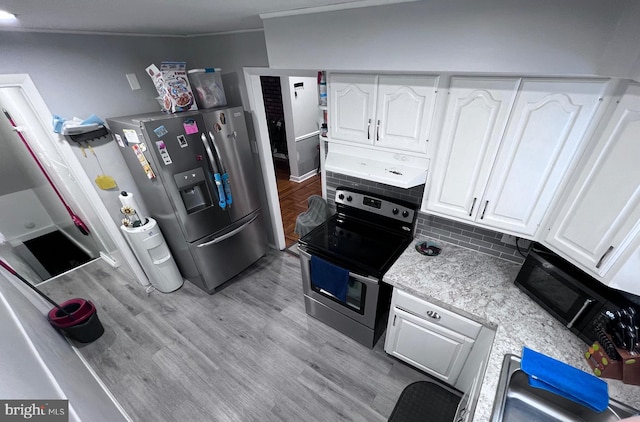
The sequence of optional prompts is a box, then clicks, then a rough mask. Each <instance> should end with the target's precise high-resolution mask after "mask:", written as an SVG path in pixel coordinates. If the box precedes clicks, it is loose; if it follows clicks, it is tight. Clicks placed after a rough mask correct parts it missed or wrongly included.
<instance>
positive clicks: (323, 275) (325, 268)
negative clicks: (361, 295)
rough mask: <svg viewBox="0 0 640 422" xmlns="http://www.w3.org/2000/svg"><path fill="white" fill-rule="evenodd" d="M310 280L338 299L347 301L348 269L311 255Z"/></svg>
mask: <svg viewBox="0 0 640 422" xmlns="http://www.w3.org/2000/svg"><path fill="white" fill-rule="evenodd" d="M311 282H312V283H313V284H315V285H316V286H318V287H320V288H321V289H323V290H325V291H327V292H329V293H331V294H332V295H334V296H335V297H336V298H338V299H339V300H340V301H342V302H346V301H347V289H348V287H349V271H347V270H345V269H344V268H341V267H338V266H337V265H333V264H331V263H329V262H327V261H325V260H323V259H320V258H318V257H317V256H314V255H311Z"/></svg>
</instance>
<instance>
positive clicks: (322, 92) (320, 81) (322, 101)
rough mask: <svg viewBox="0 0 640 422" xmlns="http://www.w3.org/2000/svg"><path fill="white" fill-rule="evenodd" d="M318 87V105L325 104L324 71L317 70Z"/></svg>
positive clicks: (325, 82)
mask: <svg viewBox="0 0 640 422" xmlns="http://www.w3.org/2000/svg"><path fill="white" fill-rule="evenodd" d="M318 87H319V89H320V105H321V106H326V105H327V80H326V79H325V76H324V72H323V71H320V72H318Z"/></svg>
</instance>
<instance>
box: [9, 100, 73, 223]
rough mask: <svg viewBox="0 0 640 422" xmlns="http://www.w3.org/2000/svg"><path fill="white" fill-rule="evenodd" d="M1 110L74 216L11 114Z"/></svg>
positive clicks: (71, 212) (71, 213)
mask: <svg viewBox="0 0 640 422" xmlns="http://www.w3.org/2000/svg"><path fill="white" fill-rule="evenodd" d="M2 112H3V113H4V115H5V116H6V117H7V119H8V120H9V123H11V126H13V128H14V129H16V132H17V133H18V136H19V137H20V140H21V141H22V143H23V144H24V146H25V147H27V150H28V151H29V153H30V154H31V156H32V157H33V159H34V160H35V162H36V164H38V167H40V170H42V173H43V174H44V177H46V178H47V181H48V182H49V184H50V185H51V187H52V188H53V190H54V191H55V193H56V195H58V198H60V201H61V202H62V205H64V207H65V208H66V209H67V212H68V213H69V215H71V217H74V216H75V214H74V213H73V211H72V210H71V207H69V205H67V203H66V202H65V200H64V198H63V197H62V195H61V194H60V192H59V191H58V188H56V185H54V184H53V180H51V178H50V177H49V175H48V174H47V171H46V170H45V168H44V167H43V166H42V164H41V163H40V160H38V157H37V156H36V154H35V153H34V152H33V150H32V149H31V147H30V146H29V143H28V142H27V140H26V139H25V138H24V135H22V132H20V130H18V126H17V125H16V122H15V121H14V120H13V118H12V117H11V115H10V114H9V112H8V111H7V110H6V109H4V108H3V109H2Z"/></svg>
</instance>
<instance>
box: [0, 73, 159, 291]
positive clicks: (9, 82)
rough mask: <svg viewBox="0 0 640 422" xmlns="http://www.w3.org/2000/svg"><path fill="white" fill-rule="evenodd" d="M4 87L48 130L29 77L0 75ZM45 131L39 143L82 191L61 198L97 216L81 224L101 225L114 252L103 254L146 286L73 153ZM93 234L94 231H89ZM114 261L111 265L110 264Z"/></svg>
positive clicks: (33, 145) (49, 118)
mask: <svg viewBox="0 0 640 422" xmlns="http://www.w3.org/2000/svg"><path fill="white" fill-rule="evenodd" d="M6 87H18V88H20V89H21V91H22V93H23V95H24V96H25V98H26V99H27V101H28V102H29V104H30V105H31V108H32V110H33V112H34V113H35V115H36V116H37V118H38V120H39V123H40V124H41V125H42V127H43V128H45V129H48V128H50V125H51V121H52V118H53V115H52V114H51V111H49V108H48V107H47V105H46V103H45V102H44V99H43V98H42V96H41V95H40V92H38V89H37V88H36V86H35V84H34V83H33V81H32V80H31V77H30V76H29V75H28V74H5V75H3V74H0V88H6ZM45 132H46V133H47V134H48V135H49V136H48V137H47V139H46V140H40V141H44V142H48V143H50V145H52V146H53V148H54V149H55V150H56V151H57V152H58V153H59V154H60V157H61V158H62V159H63V161H64V164H65V165H66V166H67V168H68V170H69V172H70V173H71V175H72V177H73V178H75V179H76V181H77V183H78V186H79V187H80V190H81V192H82V195H80V196H78V195H74V196H71V192H68V191H67V192H65V194H67V195H69V196H71V197H69V196H65V199H66V200H67V201H69V202H70V203H72V204H73V205H76V206H77V210H79V211H82V209H91V210H92V211H93V212H94V213H95V215H96V216H97V217H98V220H99V221H88V220H87V219H86V218H84V219H83V221H84V222H85V223H86V224H87V225H88V226H89V228H91V227H92V226H95V225H96V224H101V225H102V227H103V228H104V230H105V232H106V233H108V235H109V236H110V237H111V241H112V242H113V244H115V246H116V248H117V249H118V250H117V251H106V252H109V253H111V252H119V255H120V257H119V258H120V259H122V260H124V261H125V262H126V263H127V264H128V265H129V267H130V268H131V271H133V275H134V277H135V278H136V280H137V281H138V282H139V283H140V284H141V285H143V286H146V285H148V284H149V280H148V279H147V277H146V275H145V273H144V271H143V270H142V267H141V266H140V264H139V263H138V261H137V260H136V259H135V258H134V256H133V253H132V252H131V250H130V248H129V245H128V244H127V242H126V240H125V239H124V236H123V235H122V233H120V230H119V228H118V227H117V226H116V224H115V223H114V222H113V220H112V219H111V216H110V214H109V211H108V210H107V208H106V207H105V205H104V203H103V202H102V200H101V199H100V196H99V195H98V193H97V192H96V191H95V189H94V188H93V185H92V183H91V180H89V177H88V176H87V173H86V172H85V171H84V169H83V167H82V165H81V164H80V162H79V161H78V159H77V157H76V156H75V154H74V153H73V151H72V149H71V146H70V145H69V143H68V142H66V141H64V140H63V139H62V137H61V136H60V135H57V134H55V133H54V132H53V131H51V130H45ZM29 146H30V147H31V148H32V149H33V150H34V151H35V152H36V154H38V155H40V154H39V153H41V152H42V150H41V147H40V146H39V145H38V144H37V143H36V142H32V143H30V144H29ZM50 176H51V177H55V175H50ZM92 231H93V232H95V230H92ZM100 255H101V257H102V258H103V259H104V260H105V261H106V262H108V263H109V264H111V265H114V264H115V266H117V265H118V263H117V258H116V259H115V260H114V258H113V257H111V256H108V255H105V253H104V252H101V253H100ZM114 261H115V262H114Z"/></svg>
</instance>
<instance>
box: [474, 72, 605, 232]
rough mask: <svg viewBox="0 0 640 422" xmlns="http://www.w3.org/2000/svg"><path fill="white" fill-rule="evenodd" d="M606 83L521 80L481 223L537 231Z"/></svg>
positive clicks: (573, 156)
mask: <svg viewBox="0 0 640 422" xmlns="http://www.w3.org/2000/svg"><path fill="white" fill-rule="evenodd" d="M605 88H606V83H605V82H603V81H593V80H585V81H567V82H565V81H557V80H556V81H553V80H524V81H523V82H522V85H521V87H520V90H519V93H518V96H517V99H516V103H515V105H514V107H513V111H512V113H511V117H510V119H509V124H508V126H507V130H506V132H505V135H504V139H503V141H502V144H501V146H500V152H499V154H498V156H497V158H496V161H495V163H494V165H493V172H492V174H491V178H490V179H489V183H488V185H487V190H486V192H485V195H484V198H483V200H482V203H481V204H480V206H479V207H478V210H479V212H480V216H479V219H480V221H481V222H482V223H483V225H488V226H491V227H495V228H498V229H503V230H508V231H512V232H517V233H521V234H524V235H528V236H534V235H535V234H536V232H537V230H538V227H539V225H540V223H541V222H542V218H543V217H544V215H545V213H546V212H547V210H548V208H549V206H550V204H551V201H552V199H553V198H554V195H555V194H556V192H557V190H558V188H559V187H560V184H561V183H562V181H563V180H564V178H565V176H566V175H567V172H568V169H569V168H570V166H571V164H572V163H573V161H574V160H575V159H577V154H578V151H580V149H581V148H580V146H581V143H582V142H583V139H584V135H585V132H586V130H587V127H588V125H589V123H590V122H591V120H592V119H593V116H594V114H595V112H596V109H597V108H598V105H599V104H600V101H601V99H602V96H603V95H604V90H605Z"/></svg>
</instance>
